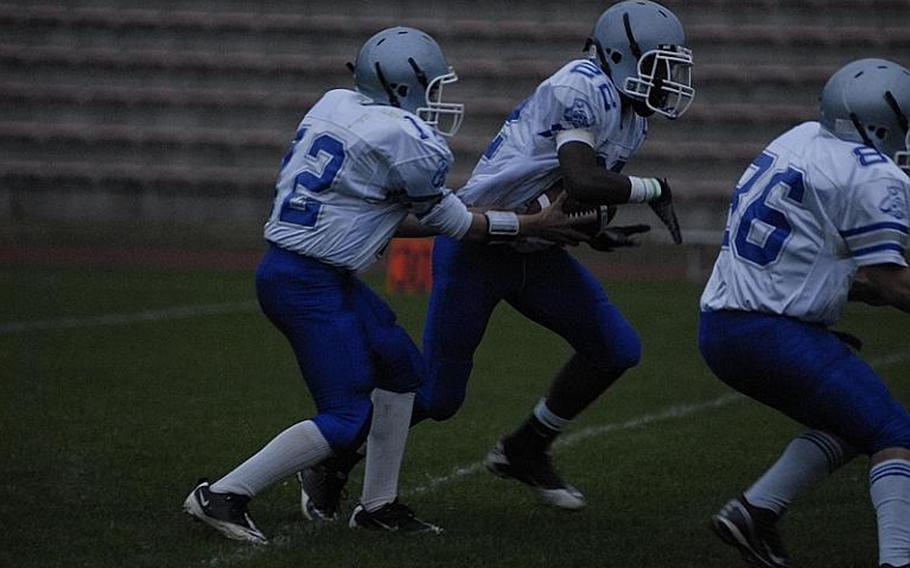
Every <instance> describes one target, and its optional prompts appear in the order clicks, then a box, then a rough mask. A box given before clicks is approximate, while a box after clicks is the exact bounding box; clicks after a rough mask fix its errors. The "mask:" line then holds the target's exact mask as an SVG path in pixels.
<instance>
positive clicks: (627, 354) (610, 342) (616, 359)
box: [580, 327, 641, 374]
mask: <svg viewBox="0 0 910 568" xmlns="http://www.w3.org/2000/svg"><path fill="white" fill-rule="evenodd" d="M580 353H581V352H580ZM582 355H584V357H585V359H587V360H588V361H589V362H590V364H592V365H594V366H596V367H597V368H599V369H601V370H603V371H609V372H610V373H611V374H613V373H616V372H620V373H621V372H622V371H625V370H626V369H631V368H632V367H636V366H638V364H639V363H641V340H640V339H639V338H638V334H637V333H636V332H635V330H634V329H632V328H631V327H629V328H627V329H626V330H624V331H623V332H622V333H618V334H614V335H611V336H610V337H607V338H605V339H604V341H603V343H602V344H601V346H600V348H599V349H597V350H596V351H595V352H594V353H591V352H585V353H582Z"/></svg>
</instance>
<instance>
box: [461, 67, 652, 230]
mask: <svg viewBox="0 0 910 568" xmlns="http://www.w3.org/2000/svg"><path fill="white" fill-rule="evenodd" d="M577 129H581V130H587V131H589V132H591V134H593V138H594V150H595V151H596V152H597V156H598V162H599V163H600V164H601V165H602V166H603V167H605V168H609V169H612V170H614V171H619V170H621V169H622V167H623V166H624V165H625V163H626V161H627V160H628V159H629V158H630V157H631V156H632V154H633V153H634V152H635V151H636V150H638V149H639V148H640V147H641V145H642V143H643V142H644V140H645V137H646V135H647V131H648V121H647V119H645V118H642V117H640V116H638V115H636V114H635V113H634V112H633V111H632V109H631V108H628V109H626V110H625V112H623V109H622V105H621V103H620V99H619V93H618V92H617V90H616V87H614V86H613V83H612V81H610V78H609V77H608V76H607V75H606V73H604V72H603V71H602V70H601V68H600V67H599V66H598V65H597V64H596V63H595V62H594V61H593V60H590V59H576V60H574V61H570V62H569V63H568V64H566V65H565V66H564V67H562V68H561V69H560V70H559V71H557V72H556V73H554V74H553V75H552V76H551V77H550V78H549V79H547V80H546V81H544V82H543V83H541V84H540V85H539V86H538V87H537V89H536V90H535V91H534V93H533V94H532V95H531V96H530V97H528V98H527V99H525V100H524V101H522V102H521V104H519V105H518V107H517V108H516V109H515V110H514V111H512V113H511V114H510V115H509V116H508V117H507V118H506V121H505V124H503V126H502V129H501V130H500V131H499V134H497V136H496V137H495V138H494V139H493V141H492V142H491V143H490V145H489V146H488V147H487V149H486V151H485V152H484V154H483V157H481V159H480V161H479V162H478V163H477V166H476V167H475V168H474V172H473V173H472V174H471V178H470V179H469V180H468V182H467V184H466V185H465V186H464V187H463V188H461V189H460V190H458V196H459V197H460V198H461V199H462V201H464V202H465V203H467V204H468V205H469V206H472V207H496V208H497V209H507V210H515V211H517V212H519V213H521V212H523V210H522V209H521V207H522V206H523V205H525V204H526V203H528V202H529V201H531V199H532V198H534V197H536V196H538V195H539V194H541V193H543V192H544V191H545V190H546V189H548V188H549V187H550V186H551V185H553V184H554V183H555V182H556V181H558V180H559V179H560V178H561V177H562V173H561V171H560V169H559V159H558V157H557V152H556V134H557V133H558V132H560V131H563V130H577Z"/></svg>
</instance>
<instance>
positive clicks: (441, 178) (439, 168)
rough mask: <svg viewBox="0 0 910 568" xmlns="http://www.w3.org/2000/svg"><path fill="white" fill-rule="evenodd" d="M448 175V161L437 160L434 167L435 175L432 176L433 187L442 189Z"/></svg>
mask: <svg viewBox="0 0 910 568" xmlns="http://www.w3.org/2000/svg"><path fill="white" fill-rule="evenodd" d="M447 175H449V161H448V160H445V159H443V160H439V163H438V164H437V165H436V173H435V174H433V187H442V184H444V183H445V182H446V176H447Z"/></svg>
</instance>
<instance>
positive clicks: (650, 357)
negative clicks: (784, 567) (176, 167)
mask: <svg viewBox="0 0 910 568" xmlns="http://www.w3.org/2000/svg"><path fill="white" fill-rule="evenodd" d="M607 288H608V290H609V291H610V293H611V296H612V297H613V299H614V301H615V302H616V303H617V304H618V305H620V306H621V307H622V308H623V310H624V311H625V313H626V314H627V316H628V317H629V319H630V320H631V321H632V322H633V323H634V324H635V325H636V327H637V328H638V329H639V331H640V333H641V336H642V338H643V342H644V345H645V358H644V362H643V364H642V365H641V367H640V368H638V369H636V370H634V371H632V372H630V373H629V374H628V375H627V376H625V377H624V378H623V379H622V380H621V381H620V382H619V383H618V384H617V385H616V386H615V387H613V388H612V389H611V390H610V391H609V392H608V394H607V395H606V396H605V397H604V398H603V399H602V400H601V401H599V402H598V403H597V404H595V405H594V406H593V407H592V408H591V409H589V411H588V412H586V413H585V414H583V415H582V417H581V418H580V419H579V420H578V421H577V423H576V424H574V425H573V426H572V428H571V431H570V433H569V434H568V435H566V436H564V438H563V441H562V442H563V443H562V445H560V446H559V447H558V448H557V450H556V454H555V460H556V463H557V465H558V467H559V468H560V470H561V472H562V473H563V474H564V475H565V477H567V478H568V479H569V480H571V481H572V482H574V483H575V484H576V485H578V486H579V487H580V488H581V489H582V490H583V491H584V492H585V493H586V495H587V498H588V502H589V506H588V508H587V509H585V510H583V511H582V512H579V513H576V514H566V513H560V512H557V511H552V510H548V509H545V508H542V507H540V506H538V505H537V504H536V503H535V500H534V497H533V495H532V494H531V493H530V492H529V491H528V490H526V489H525V488H524V487H521V486H518V485H517V484H514V483H510V482H507V481H503V480H499V479H497V478H494V477H493V476H491V475H489V474H487V473H486V472H484V471H482V468H480V467H479V461H480V460H481V459H482V457H483V455H484V454H485V453H486V451H487V450H488V449H489V448H490V447H491V445H492V444H493V443H495V441H496V440H497V438H498V437H499V436H500V435H501V434H503V433H505V432H507V431H509V430H510V429H512V428H513V427H514V426H515V425H517V424H518V423H519V421H520V420H521V419H523V418H524V417H525V416H526V414H527V413H528V412H529V410H530V408H531V407H532V405H533V404H534V402H535V401H536V400H537V399H538V398H539V396H540V395H541V393H542V392H543V390H544V388H545V387H546V385H547V384H548V382H549V379H550V377H551V375H552V373H553V372H554V371H555V369H556V368H557V367H558V366H559V365H560V364H561V362H562V361H563V360H564V359H565V358H566V357H567V356H568V355H569V353H570V350H569V348H568V347H567V346H566V345H565V344H564V343H563V342H562V340H561V339H559V338H558V337H555V336H552V335H550V334H548V333H547V332H546V331H545V330H543V329H541V328H539V327H537V326H535V325H533V324H530V323H528V322H526V321H524V320H523V319H522V318H521V316H519V315H517V314H516V313H515V312H514V311H512V310H511V309H510V308H508V307H505V306H504V307H501V308H500V309H499V311H498V312H497V314H496V315H495V316H494V319H493V322H492V324H491V326H490V329H489V330H488V332H487V335H486V338H485V341H484V343H483V345H482V346H481V349H480V351H479V352H478V354H477V360H476V362H477V365H476V368H475V372H474V376H473V378H472V381H471V384H470V388H469V394H468V401H467V403H466V405H465V407H464V408H463V409H462V411H461V412H460V413H459V414H458V415H457V416H456V417H455V418H454V419H453V420H451V421H449V422H447V423H441V424H440V423H427V424H423V425H421V426H420V427H419V428H417V429H415V430H414V432H413V434H412V436H411V439H410V443H409V449H408V454H407V457H406V463H405V466H404V472H403V478H402V492H403V495H404V500H405V501H406V502H408V503H409V504H411V505H412V506H414V508H415V509H416V510H417V511H418V512H419V513H420V514H421V515H422V516H424V517H425V518H427V519H429V520H432V521H435V522H438V523H439V524H441V525H442V526H444V527H445V528H446V529H447V534H445V535H444V536H442V537H429V536H427V537H421V538H416V539H412V540H407V539H404V538H395V537H391V538H389V537H387V536H385V535H376V534H372V533H366V534H365V533H362V532H352V531H350V530H349V529H347V528H345V527H344V526H343V525H342V524H337V525H330V526H317V525H313V524H308V523H306V522H304V521H302V519H301V515H300V513H299V509H298V502H297V498H298V497H297V489H296V483H290V482H289V483H286V484H284V485H279V486H277V487H275V488H274V489H272V490H271V491H269V492H268V493H266V494H265V495H262V496H261V497H260V498H258V499H257V500H256V501H255V502H254V503H253V504H252V513H253V515H254V517H255V519H256V521H257V523H258V525H259V527H260V528H261V529H262V530H263V531H264V532H266V534H267V535H269V536H270V537H271V539H272V544H270V545H269V546H267V547H250V546H247V545H243V544H239V543H234V542H230V541H226V540H223V539H222V538H221V537H219V536H218V535H216V534H215V533H214V532H213V531H210V530H208V529H207V527H204V526H202V525H201V524H199V523H193V522H191V521H190V520H189V519H188V518H187V517H186V516H185V515H184V514H183V513H182V512H181V510H180V508H181V503H182V501H183V498H184V497H185V495H186V494H187V492H188V491H189V490H190V489H191V488H192V486H193V484H194V482H195V481H196V479H197V478H198V477H201V476H208V477H212V478H216V477H218V476H220V475H221V474H223V473H224V472H226V471H227V470H228V469H229V468H231V467H233V466H234V465H235V464H236V463H238V461H239V460H241V459H243V458H245V457H247V456H248V455H249V454H250V453H252V452H254V451H255V450H257V449H258V448H259V447H260V446H261V445H262V444H263V443H265V442H266V441H267V440H269V439H270V438H271V436H273V435H274V434H275V433H277V432H278V431H279V430H281V429H283V428H284V427H286V426H288V425H290V424H291V423H293V422H296V421H298V420H299V419H301V418H303V417H306V416H308V415H309V414H310V413H311V411H312V405H311V403H310V401H309V398H308V396H307V393H306V390H305V388H304V386H303V383H302V381H301V380H300V378H299V376H298V372H297V369H296V366H295V363H294V361H293V357H292V354H291V352H290V349H289V348H288V347H287V346H286V345H285V341H284V339H283V337H281V336H280V335H279V333H278V332H277V331H276V330H274V329H273V328H272V327H271V326H270V324H269V323H268V322H267V321H266V320H265V318H264V317H263V316H261V315H260V314H259V313H258V311H257V309H256V307H255V303H254V296H253V290H252V275H251V273H250V272H249V271H232V272H215V271H176V270H172V271H166V272H155V271H148V270H143V271H140V270H113V269H112V270H91V271H90V270H81V271H80V270H76V269H49V268H48V269H39V268H24V267H4V268H0V297H2V298H3V302H0V566H11V567H12V566H16V567H32V566H42V567H44V566H48V567H56V566H66V567H82V566H85V567H93V568H98V567H103V566H116V567H132V566H156V567H158V566H251V567H266V566H268V567H292V566H293V567H300V566H307V567H310V566H313V567H315V566H365V567H374V566H375V567H387V566H388V567H392V566H394V567H410V566H548V567H549V566H558V567H572V566H578V567H587V566H614V567H623V568H631V567H655V568H670V567H679V566H693V567H694V566H698V567H705V568H712V567H718V568H719V567H729V566H738V565H739V558H738V556H737V555H736V553H735V552H733V551H732V550H729V549H727V548H726V547H724V546H723V545H721V544H719V543H718V542H717V541H716V540H715V539H714V537H713V535H712V534H711V533H710V532H709V531H708V530H707V529H706V528H705V524H704V523H705V520H706V519H707V517H708V516H709V515H710V514H711V513H713V512H714V511H715V510H716V509H718V508H719V507H720V506H721V505H722V504H723V503H724V502H725V501H726V499H728V498H729V497H731V496H734V495H736V494H737V493H738V492H739V491H741V490H742V489H743V488H744V487H745V486H746V485H747V484H748V483H749V482H750V481H751V480H752V479H753V478H754V477H755V476H756V475H757V474H759V473H760V471H761V470H762V469H763V468H764V467H765V466H767V465H768V464H769V463H771V462H772V461H773V460H774V459H775V458H776V457H777V455H778V453H779V452H780V450H781V449H782V448H783V446H784V445H785V444H786V443H787V441H788V440H789V439H790V438H791V437H792V436H793V435H794V434H795V433H797V432H798V431H799V427H798V426H797V425H795V424H793V423H792V422H790V421H789V420H787V419H785V418H782V417H780V416H778V415H776V414H775V413H773V412H772V411H769V410H766V409H764V408H761V407H759V406H758V405H757V404H754V403H752V402H749V401H747V400H744V399H741V398H737V397H732V396H730V392H731V391H729V390H728V389H727V388H726V387H724V386H723V385H722V384H721V383H720V382H719V381H717V380H716V379H714V378H713V377H712V376H711V375H710V374H709V372H708V371H707V368H706V367H705V366H704V364H703V363H702V362H701V359H700V357H699V355H698V353H697V349H696V339H695V329H696V328H695V324H696V300H697V297H698V294H699V292H700V288H699V287H698V286H695V285H690V284H684V283H647V282H627V283H616V284H608V286H607ZM425 301H426V298H423V297H416V298H409V297H401V298H393V299H392V303H393V305H394V307H395V309H396V310H397V311H398V313H399V315H400V319H401V320H402V321H403V323H404V324H405V326H406V327H407V328H408V329H409V330H411V331H412V333H413V334H414V335H415V336H416V337H419V334H420V326H421V318H422V314H423V309H424V304H425ZM175 307H180V308H187V309H182V310H174V309H172V308H175ZM140 312H141V313H144V315H139V316H131V315H130V314H133V315H135V314H139V313H140ZM110 314H117V317H109V318H99V317H98V316H99V315H110ZM17 322H32V323H30V324H28V325H13V323H17ZM842 327H843V328H844V329H846V330H848V331H851V332H854V333H856V334H858V335H860V336H861V337H863V338H864V339H865V341H866V345H867V346H866V349H865V357H866V358H867V360H869V361H872V362H874V364H875V365H876V367H877V368H878V369H879V370H880V372H881V373H882V374H883V375H884V376H885V378H886V379H887V380H888V381H889V383H890V384H891V386H892V388H893V390H894V392H895V393H896V394H897V395H898V396H899V397H901V398H902V399H904V400H907V399H908V398H910V381H908V379H910V345H908V340H907V337H908V334H907V331H908V329H910V326H908V320H907V318H906V316H905V315H902V314H899V313H897V312H896V311H894V312H889V311H885V310H876V309H872V308H865V307H851V309H850V310H849V313H848V315H847V318H846V319H845V322H844V325H843V326H842ZM358 490H359V486H358V484H357V483H353V484H352V485H351V493H352V495H356V494H357V492H358ZM352 504H353V498H352V500H350V501H348V502H347V505H348V507H350V506H352ZM783 529H784V532H785V537H786V538H787V542H788V544H789V548H790V550H791V554H792V555H793V557H794V560H795V565H796V566H800V567H805V568H810V567H818V568H821V567H825V568H835V567H848V566H863V567H867V566H874V565H876V562H875V556H876V549H875V531H874V518H873V514H872V510H871V507H870V506H869V504H868V498H867V488H866V464H865V460H864V459H861V460H856V461H855V462H854V463H852V464H850V465H849V466H847V467H845V468H844V469H843V470H842V471H840V472H838V473H837V474H836V475H835V476H833V477H832V478H831V479H830V480H829V482H828V483H827V484H826V485H824V486H823V487H821V488H820V489H819V490H817V491H815V492H813V493H811V494H810V495H808V496H807V497H806V498H805V499H804V500H803V501H802V502H801V503H800V506H798V507H797V508H795V509H794V510H793V511H792V513H791V514H790V515H789V516H788V518H787V519H785V521H784V523H783Z"/></svg>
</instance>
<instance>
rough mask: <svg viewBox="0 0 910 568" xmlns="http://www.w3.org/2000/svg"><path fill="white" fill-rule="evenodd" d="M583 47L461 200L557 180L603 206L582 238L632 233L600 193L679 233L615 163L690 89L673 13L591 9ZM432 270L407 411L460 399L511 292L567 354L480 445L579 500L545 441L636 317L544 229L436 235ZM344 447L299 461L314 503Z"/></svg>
mask: <svg viewBox="0 0 910 568" xmlns="http://www.w3.org/2000/svg"><path fill="white" fill-rule="evenodd" d="M586 49H587V51H588V55H589V56H588V57H585V58H581V59H576V60H574V61H570V62H568V63H567V64H565V65H564V66H563V67H562V68H561V69H559V70H558V71H556V72H555V73H554V74H553V75H552V76H551V77H550V78H548V79H547V80H545V81H544V82H543V83H541V84H540V85H539V86H538V87H537V89H536V90H535V91H534V92H533V93H531V95H530V96H528V97H527V98H526V99H525V100H524V101H523V102H521V103H520V104H519V105H518V106H517V108H515V110H514V111H513V112H512V113H511V114H510V115H509V116H508V117H507V118H506V120H505V123H504V124H503V126H502V128H501V130H500V131H499V133H498V134H497V135H496V136H495V137H494V138H493V140H492V141H491V143H490V144H489V146H488V148H487V149H486V151H485V152H484V154H483V156H482V157H481V158H480V161H479V162H478V163H477V165H476V167H475V169H474V172H473V174H472V175H471V178H470V179H469V180H468V182H467V184H466V185H465V186H464V187H463V188H461V189H460V190H459V191H458V196H459V197H460V198H461V199H462V200H463V201H464V202H465V203H466V204H467V205H468V206H470V207H477V208H495V209H504V210H508V211H513V212H517V213H521V212H524V211H526V210H527V208H528V207H529V205H530V204H537V205H539V206H545V205H546V204H547V203H546V202H547V201H549V200H550V199H551V198H555V195H556V194H557V193H558V192H559V191H564V192H565V193H567V194H568V197H569V198H570V199H571V200H572V201H573V202H575V203H576V206H578V207H582V208H583V207H585V206H587V207H595V208H597V207H602V208H603V209H604V210H605V211H603V214H602V215H601V216H600V219H601V227H602V228H598V229H597V230H595V232H593V234H592V235H591V239H590V242H591V244H592V246H595V247H597V248H611V247H614V246H623V245H627V244H630V239H629V238H628V237H629V235H628V233H629V231H619V230H612V229H610V228H609V227H606V222H607V221H608V220H609V214H608V213H607V211H606V209H607V206H613V205H617V204H624V203H649V204H650V205H651V206H652V208H653V209H654V210H655V211H656V212H657V213H658V215H659V216H660V218H661V220H662V221H663V222H664V223H665V224H666V225H667V226H668V228H669V229H670V231H671V234H672V236H673V238H674V240H675V241H676V242H679V241H680V240H681V236H680V234H679V226H678V223H677V222H676V216H675V214H674V212H673V208H672V201H671V196H670V187H669V185H668V184H667V183H666V181H664V180H659V179H656V178H639V177H628V176H625V175H622V174H621V173H620V170H621V169H622V168H623V166H624V165H625V163H626V162H627V161H628V160H629V159H630V158H631V157H632V155H633V154H634V153H635V152H636V151H637V150H638V149H639V148H640V147H641V145H642V143H643V142H644V139H645V136H646V133H647V125H648V119H647V117H649V116H651V115H653V114H658V115H661V116H664V117H666V118H669V119H675V118H678V117H679V116H680V115H682V114H683V113H684V112H685V110H686V109H687V108H688V106H689V103H690V102H691V101H692V97H693V96H694V90H693V89H692V86H691V84H690V83H691V80H690V79H691V74H690V72H691V66H692V55H691V52H690V50H689V49H688V48H687V47H686V38H685V33H684V31H683V28H682V25H681V24H680V22H679V20H678V19H677V18H676V16H675V15H674V14H673V13H672V12H671V11H670V10H668V9H666V8H665V7H663V6H661V5H659V4H656V3H654V2H648V1H643V0H642V1H639V0H635V1H626V2H620V3H618V4H615V5H614V6H612V7H610V8H609V9H608V10H606V11H605V12H604V13H603V14H602V15H601V16H600V18H599V19H598V21H597V23H596V25H595V26H594V32H593V34H592V37H591V38H590V39H589V40H588V45H587V48H586ZM554 189H555V190H556V191H555V192H554ZM551 196H552V197H551ZM549 208H550V209H552V208H553V207H552V206H551V207H549ZM544 210H546V209H544ZM433 274H434V282H433V290H432V293H431V297H430V304H429V311H428V314H427V321H426V327H425V333H424V350H425V352H424V354H425V356H426V359H427V365H428V369H429V370H428V374H427V379H426V381H425V382H424V383H423V385H422V386H421V387H420V389H419V391H418V395H417V401H416V402H415V406H414V418H415V422H416V421H419V420H421V419H426V418H432V419H435V420H445V419H447V418H450V417H451V416H453V415H454V414H455V412H456V411H457V410H458V409H459V407H460V406H461V404H462V402H463V401H464V397H465V390H466V385H467V381H468V378H469V376H470V374H471V369H472V366H473V356H474V351H475V349H476V348H477V346H478V344H479V343H480V341H481V339H482V337H483V334H484V330H485V329H486V326H487V322H488V321H489V318H490V315H491V314H492V312H493V310H494V308H495V307H496V305H497V304H498V303H499V302H501V301H506V302H508V303H509V304H511V305H512V306H513V307H514V308H515V309H517V310H518V311H519V312H521V313H522V314H524V315H525V316H526V317H528V318H529V319H531V320H532V321H534V322H537V323H539V324H541V325H543V326H545V327H547V328H548V329H550V330H552V331H554V332H555V333H557V334H559V335H560V336H562V337H563V338H565V339H566V340H567V341H568V342H569V343H570V344H571V345H572V347H574V349H575V354H574V355H573V356H572V358H571V359H570V360H569V361H568V362H567V363H566V365H565V367H564V368H563V369H562V370H561V371H560V372H559V373H558V374H557V376H556V379H555V381H554V383H553V385H552V387H551V389H550V391H549V393H548V394H547V395H546V397H545V398H543V399H542V400H540V402H539V403H538V404H537V405H536V407H535V408H534V410H533V413H531V415H530V416H529V417H528V419H527V421H526V422H525V424H523V425H522V426H521V427H520V428H518V430H517V431H516V432H515V433H513V434H512V435H510V436H507V437H505V438H504V439H502V440H501V442H500V443H499V444H498V445H497V446H496V447H495V448H494V449H493V450H492V451H491V452H490V453H489V454H488V456H487V458H486V466H487V468H488V469H490V470H491V471H492V472H493V473H495V474H497V475H500V476H503V477H507V478H511V479H515V480H518V481H520V482H523V483H525V484H527V485H529V486H531V487H533V488H534V490H535V491H536V492H537V494H538V496H539V497H540V499H541V500H542V501H543V502H544V503H545V504H548V505H551V506H555V507H559V508H564V509H569V510H575V509H579V508H581V507H583V506H584V505H585V500H584V497H583V495H582V494H581V492H579V491H578V490H577V489H576V488H574V487H573V486H571V485H570V484H568V483H566V482H565V481H563V480H562V479H561V478H560V476H559V475H558V474H557V473H556V471H555V470H554V469H553V467H552V464H551V460H550V455H549V450H550V446H551V444H552V442H553V440H554V439H555V438H556V437H557V436H558V434H559V433H560V431H562V430H563V429H564V428H565V427H566V426H567V425H568V424H569V423H570V421H571V420H572V419H573V418H575V416H576V415H578V414H579V413H580V412H581V411H582V410H583V409H584V408H586V407H587V406H588V405H589V404H591V403H592V402H593V401H594V400H595V399H597V398H598V396H599V395H600V394H601V393H602V392H603V391H604V390H605V389H606V388H607V387H609V386H610V385H611V384H612V383H613V382H614V381H615V380H616V379H618V378H619V377H620V376H621V375H622V374H623V373H624V372H625V371H626V370H627V369H630V368H632V367H634V366H635V365H637V364H638V362H639V358H640V356H641V345H640V342H639V339H638V335H637V334H636V332H635V330H634V329H633V328H632V326H631V325H630V324H629V322H628V321H626V319H625V317H623V315H622V313H621V312H620V311H619V309H618V308H617V307H616V306H615V305H613V303H612V302H611V301H610V299H609V298H608V297H607V294H606V293H605V292H604V290H603V288H602V287H601V285H600V282H599V281H598V280H597V278H595V277H594V276H593V275H592V274H591V273H590V272H589V271H588V270H587V269H586V268H584V267H583V266H582V265H581V264H580V263H579V262H577V261H576V260H575V259H573V258H572V256H571V255H570V254H569V253H568V252H566V251H565V250H564V249H563V248H562V247H561V246H558V245H556V244H554V243H552V242H542V241H537V242H533V243H528V242H520V243H518V242H503V243H498V244H486V243H466V242H464V241H463V240H458V239H455V238H451V237H449V236H445V237H439V238H437V239H436V242H435V247H434V252H433ZM554 298H555V299H556V300H554ZM367 456H369V452H367ZM368 459H369V458H368ZM340 461H341V462H343V463H328V464H323V465H320V466H319V467H318V468H310V470H309V471H307V472H304V473H303V475H302V479H301V481H302V488H303V493H304V501H305V502H307V503H308V504H309V506H310V508H311V509H312V510H311V512H310V514H313V513H315V514H316V515H319V516H323V515H322V514H321V513H319V511H322V512H323V513H326V514H330V513H332V512H333V511H334V510H336V508H337V506H338V495H339V491H340V487H339V480H342V481H343V479H344V476H345V475H346V473H347V470H348V469H349V468H350V467H352V464H353V463H354V460H347V461H344V460H340Z"/></svg>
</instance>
